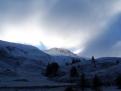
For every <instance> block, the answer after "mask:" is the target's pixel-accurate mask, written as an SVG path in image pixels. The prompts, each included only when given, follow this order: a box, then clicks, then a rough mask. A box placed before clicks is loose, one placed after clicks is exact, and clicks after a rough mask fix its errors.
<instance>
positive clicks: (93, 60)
mask: <svg viewBox="0 0 121 91" xmlns="http://www.w3.org/2000/svg"><path fill="white" fill-rule="evenodd" d="M91 61H92V64H93V65H94V68H96V60H95V57H94V56H92V59H91Z"/></svg>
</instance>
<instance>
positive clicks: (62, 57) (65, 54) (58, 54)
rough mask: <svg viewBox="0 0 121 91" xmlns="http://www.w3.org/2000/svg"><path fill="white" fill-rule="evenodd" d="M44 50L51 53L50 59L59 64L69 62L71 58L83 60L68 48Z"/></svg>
mask: <svg viewBox="0 0 121 91" xmlns="http://www.w3.org/2000/svg"><path fill="white" fill-rule="evenodd" d="M44 52H45V53H47V54H49V55H51V56H52V60H53V61H55V62H57V63H59V64H60V65H65V63H71V62H72V60H73V59H79V60H84V58H81V57H79V56H78V55H76V54H74V53H73V52H71V51H70V50H68V49H64V48H51V49H49V50H45V51H44Z"/></svg>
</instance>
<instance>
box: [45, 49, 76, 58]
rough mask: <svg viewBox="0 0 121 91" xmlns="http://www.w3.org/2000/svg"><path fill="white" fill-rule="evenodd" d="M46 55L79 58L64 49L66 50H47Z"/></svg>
mask: <svg viewBox="0 0 121 91" xmlns="http://www.w3.org/2000/svg"><path fill="white" fill-rule="evenodd" d="M45 53H47V54H50V55H53V56H70V57H78V56H77V55H76V54H74V53H73V52H71V51H69V50H67V49H64V48H51V49H49V50H45Z"/></svg>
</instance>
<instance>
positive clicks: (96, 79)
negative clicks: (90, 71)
mask: <svg viewBox="0 0 121 91" xmlns="http://www.w3.org/2000/svg"><path fill="white" fill-rule="evenodd" d="M101 86H102V82H101V79H100V78H99V77H98V76H97V75H95V77H94V78H93V89H95V90H97V89H98V90H99V89H100V87H101Z"/></svg>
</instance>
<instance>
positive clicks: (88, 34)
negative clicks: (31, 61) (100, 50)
mask: <svg viewBox="0 0 121 91" xmlns="http://www.w3.org/2000/svg"><path fill="white" fill-rule="evenodd" d="M120 2H121V0H117V1H116V0H100V1H99V0H93V1H92V0H1V1H0V20H1V21H0V28H1V31H3V32H2V34H1V36H0V39H3V40H7V41H11V42H20V43H27V44H32V45H36V46H39V45H40V41H41V42H42V44H44V45H46V48H52V47H64V48H68V49H71V50H73V51H76V52H79V51H81V52H82V53H83V54H84V53H86V52H88V51H87V49H92V48H91V47H90V48H88V45H91V44H92V43H93V41H94V40H95V39H96V38H98V37H99V36H101V35H102V33H105V32H106V31H107V30H106V29H105V28H107V27H108V26H109V24H110V20H111V19H112V17H114V16H115V15H116V14H118V13H119V12H120V11H121V7H120V6H121V5H120ZM106 33H108V32H106ZM97 36H98V37H97ZM99 39H100V38H99ZM107 45H108V44H107ZM92 52H93V51H90V52H89V53H90V54H91V53H92ZM85 55H87V54H85Z"/></svg>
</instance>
